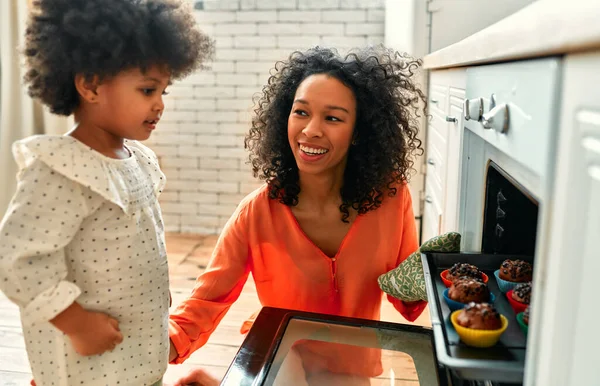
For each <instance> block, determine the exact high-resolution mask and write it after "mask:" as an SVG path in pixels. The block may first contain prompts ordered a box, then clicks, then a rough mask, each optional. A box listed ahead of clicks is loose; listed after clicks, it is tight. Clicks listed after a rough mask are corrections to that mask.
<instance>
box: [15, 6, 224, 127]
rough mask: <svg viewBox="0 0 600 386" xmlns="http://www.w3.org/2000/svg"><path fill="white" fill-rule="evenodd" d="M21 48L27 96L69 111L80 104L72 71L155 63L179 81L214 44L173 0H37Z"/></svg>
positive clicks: (102, 72) (91, 72) (104, 73)
mask: <svg viewBox="0 0 600 386" xmlns="http://www.w3.org/2000/svg"><path fill="white" fill-rule="evenodd" d="M23 51H24V55H25V60H26V65H27V69H28V70H27V72H26V74H25V83H26V84H28V91H29V95H30V96H31V97H34V98H38V99H40V100H41V101H42V103H44V104H46V105H48V106H49V107H50V111H52V112H53V113H55V114H60V115H67V116H68V115H70V114H71V113H72V112H73V111H74V109H75V108H76V107H77V106H78V105H79V96H78V94H77V91H76V89H75V86H74V79H75V75H76V74H83V75H85V76H86V77H89V78H91V77H93V76H97V77H98V78H99V79H104V78H106V77H110V76H113V75H116V74H117V73H119V72H121V71H123V70H127V69H131V68H140V69H141V70H142V71H144V70H146V69H147V68H149V67H151V66H155V65H157V66H161V67H164V68H166V69H167V70H168V71H170V73H171V76H172V77H173V78H174V79H179V78H181V77H184V76H186V75H188V74H189V73H191V72H192V71H194V70H195V69H197V68H200V67H202V62H203V61H205V60H206V59H208V58H210V57H211V55H212V53H213V42H212V40H211V39H210V38H209V37H208V36H206V35H205V34H203V33H202V32H201V31H200V30H198V29H197V27H196V23H195V19H194V16H193V14H192V12H191V8H189V7H187V6H185V4H184V3H182V2H181V1H178V0H35V1H34V2H33V9H32V12H31V15H30V17H29V20H28V25H27V29H26V32H25V47H24V50H23Z"/></svg>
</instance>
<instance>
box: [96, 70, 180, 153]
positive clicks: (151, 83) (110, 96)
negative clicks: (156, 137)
mask: <svg viewBox="0 0 600 386" xmlns="http://www.w3.org/2000/svg"><path fill="white" fill-rule="evenodd" d="M169 84H170V74H169V73H168V72H166V71H162V70H161V69H160V68H159V67H151V68H149V69H148V70H147V71H146V72H144V73H143V72H142V71H141V70H140V69H131V70H127V71H122V72H120V73H119V74H117V75H116V76H114V77H112V78H110V79H107V80H105V81H104V82H102V83H101V84H100V85H99V86H98V88H97V91H96V92H97V94H98V102H97V105H96V106H97V111H96V113H97V118H98V121H99V122H101V128H103V129H104V130H105V131H108V132H110V133H111V134H113V135H115V136H118V137H121V138H126V139H134V140H140V141H142V140H145V139H148V138H149V137H150V134H151V133H152V131H153V130H154V129H155V128H156V125H157V123H158V121H159V120H160V117H161V115H162V113H163V111H164V108H165V105H164V103H163V95H164V94H165V90H166V88H167V86H168V85H169Z"/></svg>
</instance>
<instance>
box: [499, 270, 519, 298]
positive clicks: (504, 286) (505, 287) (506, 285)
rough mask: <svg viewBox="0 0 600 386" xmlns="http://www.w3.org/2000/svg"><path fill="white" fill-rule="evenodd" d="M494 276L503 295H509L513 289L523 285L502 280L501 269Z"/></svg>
mask: <svg viewBox="0 0 600 386" xmlns="http://www.w3.org/2000/svg"><path fill="white" fill-rule="evenodd" d="M494 276H496V282H497V283H498V287H499V288H500V291H501V292H502V293H507V292H508V291H510V290H511V289H514V288H515V287H516V286H517V285H518V284H521V283H517V282H512V281H506V280H503V279H500V270H499V269H497V270H495V271H494Z"/></svg>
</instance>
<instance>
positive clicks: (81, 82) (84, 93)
mask: <svg viewBox="0 0 600 386" xmlns="http://www.w3.org/2000/svg"><path fill="white" fill-rule="evenodd" d="M99 85H100V80H99V78H98V76H96V75H94V76H93V77H91V78H89V77H86V76H85V75H84V74H77V75H75V88H76V89H77V92H78V93H79V96H80V97H81V98H82V99H83V100H84V101H86V102H87V103H96V102H97V101H98V86H99Z"/></svg>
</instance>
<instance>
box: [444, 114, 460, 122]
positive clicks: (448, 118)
mask: <svg viewBox="0 0 600 386" xmlns="http://www.w3.org/2000/svg"><path fill="white" fill-rule="evenodd" d="M446 122H452V123H456V122H458V119H456V117H451V116H450V115H446Z"/></svg>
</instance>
